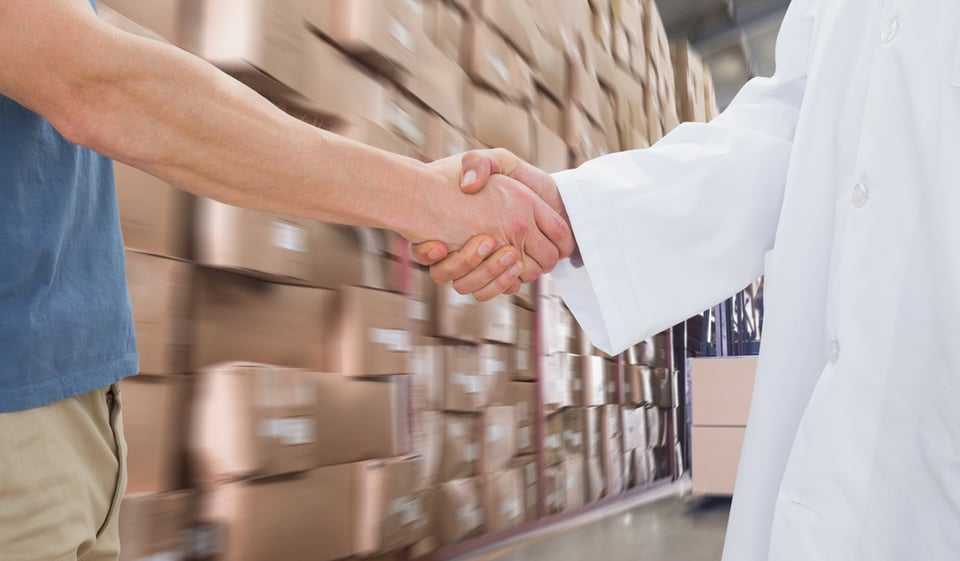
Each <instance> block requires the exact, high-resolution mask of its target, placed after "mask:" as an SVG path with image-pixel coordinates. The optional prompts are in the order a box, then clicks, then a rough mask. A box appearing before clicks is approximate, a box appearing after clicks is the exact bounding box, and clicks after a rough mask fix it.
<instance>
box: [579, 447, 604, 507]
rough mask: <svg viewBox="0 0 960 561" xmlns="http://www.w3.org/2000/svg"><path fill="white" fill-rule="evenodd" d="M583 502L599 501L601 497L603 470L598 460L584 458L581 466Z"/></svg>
mask: <svg viewBox="0 0 960 561" xmlns="http://www.w3.org/2000/svg"><path fill="white" fill-rule="evenodd" d="M583 480H584V500H585V501H586V502H588V503H592V502H595V501H599V500H600V499H601V498H602V497H603V488H604V482H603V470H602V468H601V467H600V459H599V458H584V464H583Z"/></svg>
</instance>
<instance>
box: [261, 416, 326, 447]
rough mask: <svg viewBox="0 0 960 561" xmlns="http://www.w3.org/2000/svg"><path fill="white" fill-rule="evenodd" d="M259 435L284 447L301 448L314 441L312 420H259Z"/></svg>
mask: <svg viewBox="0 0 960 561" xmlns="http://www.w3.org/2000/svg"><path fill="white" fill-rule="evenodd" d="M259 432H260V435H261V436H263V437H266V438H276V439H277V440H279V441H280V442H281V443H282V444H283V445H284V446H301V445H303V444H310V443H311V442H313V441H314V430H313V419H303V418H299V419H275V418H274V419H261V420H260V426H259Z"/></svg>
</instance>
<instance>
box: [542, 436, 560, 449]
mask: <svg viewBox="0 0 960 561" xmlns="http://www.w3.org/2000/svg"><path fill="white" fill-rule="evenodd" d="M543 443H544V444H545V445H546V447H547V448H560V435H558V434H551V435H550V436H548V437H547V438H546V439H544V441H543Z"/></svg>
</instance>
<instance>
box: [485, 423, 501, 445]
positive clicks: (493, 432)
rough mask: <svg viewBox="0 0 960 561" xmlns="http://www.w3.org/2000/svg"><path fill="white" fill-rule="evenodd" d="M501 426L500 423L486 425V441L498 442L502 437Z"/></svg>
mask: <svg viewBox="0 0 960 561" xmlns="http://www.w3.org/2000/svg"><path fill="white" fill-rule="evenodd" d="M504 432H505V431H504V430H503V427H501V426H500V425H490V426H489V427H487V441H488V442H498V441H499V440H500V439H502V438H503V433H504Z"/></svg>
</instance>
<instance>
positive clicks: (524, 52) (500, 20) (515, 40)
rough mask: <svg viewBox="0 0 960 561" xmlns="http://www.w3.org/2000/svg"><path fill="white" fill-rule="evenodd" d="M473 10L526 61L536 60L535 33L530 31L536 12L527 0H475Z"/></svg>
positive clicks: (536, 15)
mask: <svg viewBox="0 0 960 561" xmlns="http://www.w3.org/2000/svg"><path fill="white" fill-rule="evenodd" d="M474 10H476V13H477V15H479V16H480V17H482V18H483V19H485V20H486V21H488V22H489V23H490V25H491V26H492V27H493V28H495V29H496V30H497V31H499V32H500V34H501V35H503V37H504V38H505V39H506V40H507V41H508V42H509V43H510V44H511V45H513V47H514V48H515V49H516V50H517V52H519V53H520V55H521V56H522V57H523V58H525V59H526V60H528V61H535V60H536V54H537V53H536V49H535V48H534V37H535V36H536V34H535V33H531V32H530V27H531V24H532V23H533V22H534V21H536V19H537V17H538V14H536V13H535V12H534V11H533V9H532V7H531V6H530V4H529V3H528V2H517V1H515V0H476V1H475V2H474Z"/></svg>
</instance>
